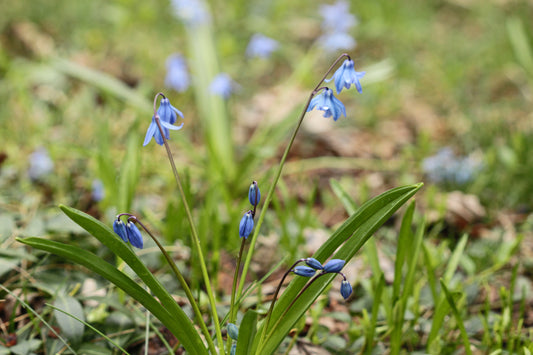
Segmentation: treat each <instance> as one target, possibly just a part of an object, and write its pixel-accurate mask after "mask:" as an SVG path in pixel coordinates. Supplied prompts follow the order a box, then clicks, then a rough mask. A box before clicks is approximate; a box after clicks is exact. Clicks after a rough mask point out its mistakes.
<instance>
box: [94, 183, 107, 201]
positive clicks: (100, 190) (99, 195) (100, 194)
mask: <svg viewBox="0 0 533 355" xmlns="http://www.w3.org/2000/svg"><path fill="white" fill-rule="evenodd" d="M91 188H92V189H91V190H92V191H91V197H92V199H93V201H95V202H99V201H102V200H103V199H104V197H105V190H104V184H103V183H102V180H100V179H94V180H93V183H92V185H91Z"/></svg>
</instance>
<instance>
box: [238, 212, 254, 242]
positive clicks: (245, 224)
mask: <svg viewBox="0 0 533 355" xmlns="http://www.w3.org/2000/svg"><path fill="white" fill-rule="evenodd" d="M252 229H254V218H253V217H252V211H248V212H246V213H245V214H244V216H242V219H241V223H240V224H239V236H240V237H241V238H243V237H244V239H246V238H248V236H249V235H250V233H252Z"/></svg>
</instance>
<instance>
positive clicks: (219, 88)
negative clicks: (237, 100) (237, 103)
mask: <svg viewBox="0 0 533 355" xmlns="http://www.w3.org/2000/svg"><path fill="white" fill-rule="evenodd" d="M237 88H238V85H237V83H235V82H234V81H233V80H232V79H231V77H230V76H229V75H228V74H226V73H220V74H218V75H217V76H215V77H214V78H213V80H212V81H211V84H209V91H210V92H211V93H212V94H215V95H218V96H222V97H223V98H224V99H226V100H227V99H229V97H230V96H231V94H232V93H233V92H234V91H235V90H236V89H237Z"/></svg>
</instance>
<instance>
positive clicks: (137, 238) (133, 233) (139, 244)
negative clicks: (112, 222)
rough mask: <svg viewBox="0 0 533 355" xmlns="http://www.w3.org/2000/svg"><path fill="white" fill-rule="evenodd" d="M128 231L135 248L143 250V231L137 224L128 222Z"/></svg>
mask: <svg viewBox="0 0 533 355" xmlns="http://www.w3.org/2000/svg"><path fill="white" fill-rule="evenodd" d="M126 231H127V232H128V239H129V241H130V243H131V245H133V246H134V247H135V248H139V249H142V248H143V237H142V235H141V231H140V230H139V228H137V226H136V225H135V223H133V222H130V221H128V224H126Z"/></svg>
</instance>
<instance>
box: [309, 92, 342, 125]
mask: <svg viewBox="0 0 533 355" xmlns="http://www.w3.org/2000/svg"><path fill="white" fill-rule="evenodd" d="M315 107H316V108H317V110H321V111H324V117H333V120H334V121H337V119H338V118H339V117H340V116H341V114H343V115H344V117H346V109H345V108H344V105H343V103H342V102H340V100H339V99H337V98H336V97H335V96H334V95H333V91H332V90H331V89H329V88H324V90H323V92H321V93H320V94H319V95H317V96H315V97H313V99H312V100H311V102H310V103H309V107H307V112H309V111H311V110H312V109H313V108H315Z"/></svg>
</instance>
